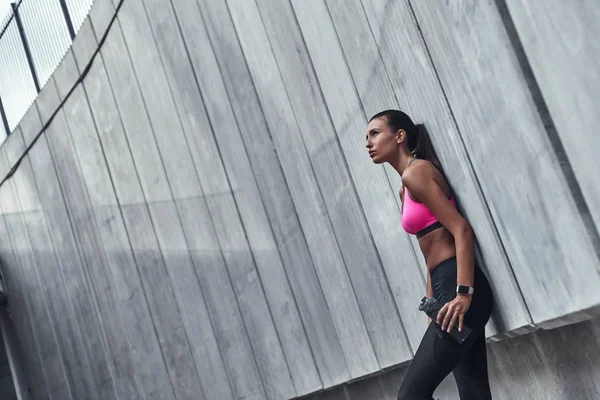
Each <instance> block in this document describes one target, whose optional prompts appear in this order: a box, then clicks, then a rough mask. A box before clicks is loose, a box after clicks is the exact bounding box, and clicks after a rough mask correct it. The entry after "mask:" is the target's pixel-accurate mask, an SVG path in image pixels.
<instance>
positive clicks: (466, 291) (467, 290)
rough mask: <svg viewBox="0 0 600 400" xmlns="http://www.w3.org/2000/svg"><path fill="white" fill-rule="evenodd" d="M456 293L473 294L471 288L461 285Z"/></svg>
mask: <svg viewBox="0 0 600 400" xmlns="http://www.w3.org/2000/svg"><path fill="white" fill-rule="evenodd" d="M456 293H460V294H469V293H471V288H470V287H469V286H464V285H459V286H458V287H457V288H456Z"/></svg>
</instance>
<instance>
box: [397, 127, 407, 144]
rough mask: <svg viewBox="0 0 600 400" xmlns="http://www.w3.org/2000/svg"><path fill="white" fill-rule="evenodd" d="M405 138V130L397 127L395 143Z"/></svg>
mask: <svg viewBox="0 0 600 400" xmlns="http://www.w3.org/2000/svg"><path fill="white" fill-rule="evenodd" d="M405 139H406V131H405V130H404V129H398V132H396V144H400V143H402V142H404V140H405Z"/></svg>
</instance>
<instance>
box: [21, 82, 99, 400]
mask: <svg viewBox="0 0 600 400" xmlns="http://www.w3.org/2000/svg"><path fill="white" fill-rule="evenodd" d="M54 90H56V89H54ZM45 93H48V94H51V91H50V90H48V91H46V92H45ZM55 96H56V94H55ZM56 97H58V96H56ZM42 103H43V99H42V98H38V102H37V104H40V105H41V104H42ZM29 115H31V121H30V124H31V125H30V126H29V127H28V129H27V130H26V129H23V137H24V139H25V142H26V143H27V142H30V141H31V136H33V135H36V134H37V133H38V132H39V129H40V125H39V124H37V121H35V120H33V118H34V117H35V116H37V115H36V114H35V113H32V114H29ZM49 131H50V130H49ZM59 132H60V130H59ZM28 154H29V157H28V158H29V160H30V162H31V170H32V181H33V182H35V183H36V185H37V189H38V193H39V195H40V203H41V205H42V209H43V210H44V214H45V216H46V222H47V227H48V236H47V238H48V239H47V240H49V241H51V242H52V243H53V245H54V249H55V250H56V257H57V258H56V264H55V263H54V260H53V259H52V258H50V259H49V260H47V261H46V264H47V265H48V267H47V268H48V269H47V272H48V273H49V274H52V275H53V276H54V278H53V279H51V280H49V282H51V283H53V281H54V279H58V280H59V282H60V283H58V285H60V286H59V289H58V292H59V293H63V296H58V297H56V298H55V299H54V303H55V304H56V306H57V309H56V310H53V315H56V316H61V317H62V318H61V319H60V320H59V321H57V329H59V327H60V334H59V337H61V340H62V339H64V340H65V341H66V343H64V347H62V351H63V354H64V358H63V359H64V362H65V369H66V372H67V376H68V377H72V381H71V392H72V395H73V397H74V398H79V397H86V396H92V398H93V396H94V395H93V394H91V395H90V393H96V394H97V393H98V390H97V389H96V388H95V385H96V384H97V383H96V382H95V377H96V375H92V366H91V365H90V364H91V362H90V360H92V359H94V357H96V356H97V355H96V354H94V351H93V348H92V343H91V342H95V341H97V333H98V331H99V329H98V326H97V320H96V314H95V311H92V306H91V304H90V301H91V296H90V293H89V291H88V288H87V284H86V281H85V278H84V277H83V276H82V267H81V264H80V261H79V255H78V253H77V250H76V248H75V244H74V239H73V236H72V231H71V228H70V226H69V217H68V215H67V211H66V208H65V205H64V202H63V198H62V193H61V189H60V186H59V183H58V180H57V176H56V174H55V171H54V166H53V164H52V159H51V156H50V151H49V149H48V145H47V142H46V137H45V136H42V137H41V138H40V139H39V140H38V141H37V142H36V146H35V147H33V148H32V150H31V151H30V152H29V153H28ZM39 234H40V235H42V237H43V235H44V232H43V231H41V232H39ZM41 270H42V269H41ZM61 281H62V282H61ZM50 287H52V286H50ZM101 354H102V353H99V354H98V356H100V355H101Z"/></svg>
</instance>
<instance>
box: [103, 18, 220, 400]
mask: <svg viewBox="0 0 600 400" xmlns="http://www.w3.org/2000/svg"><path fill="white" fill-rule="evenodd" d="M141 16H142V17H143V13H142V15H141ZM113 33H114V34H113ZM111 39H112V40H111V45H109V46H106V47H105V48H104V49H103V53H102V54H103V57H104V60H105V62H106V68H107V71H108V75H109V78H110V80H111V84H112V88H113V90H114V95H115V98H116V100H117V105H118V108H119V111H120V115H121V118H122V120H123V124H124V127H125V132H126V134H127V140H128V142H129V143H130V145H131V148H130V150H131V151H132V152H133V154H132V156H133V159H134V160H135V163H136V166H137V168H136V170H133V168H134V166H133V165H131V164H130V163H131V162H132V161H130V160H129V157H128V159H126V160H124V161H126V163H125V164H124V163H123V161H122V160H121V159H120V157H119V156H118V153H117V154H112V155H111V156H110V160H111V163H112V164H113V168H115V169H116V170H118V169H120V168H127V171H128V173H127V176H129V177H128V178H126V179H127V180H129V181H130V182H131V181H132V180H133V177H134V176H135V173H138V174H139V178H140V183H141V186H140V183H136V184H134V185H132V187H128V186H127V185H126V181H120V180H119V179H118V178H117V179H116V182H115V184H116V185H118V187H117V194H118V197H119V200H120V203H121V206H122V210H123V214H124V216H125V219H126V225H127V229H128V231H129V236H130V239H131V240H132V246H133V249H134V253H136V259H137V260H138V264H139V265H140V266H141V267H143V269H144V272H143V274H144V275H145V279H146V281H145V286H146V288H147V289H146V290H147V293H148V295H149V296H151V297H152V308H153V310H152V312H153V314H154V318H155V326H157V328H158V329H159V330H158V334H159V337H160V338H161V339H160V340H161V342H163V341H164V342H166V343H164V344H163V355H164V357H165V359H166V362H167V366H168V369H169V374H170V377H171V381H172V386H173V390H174V392H175V396H176V397H184V398H203V397H204V393H203V390H202V385H201V380H199V379H198V378H199V376H198V373H199V368H201V366H202V362H206V359H207V357H206V353H205V347H204V346H205V345H206V346H211V345H214V338H213V337H212V331H211V324H210V321H209V319H208V316H207V313H206V309H205V307H206V306H205V304H204V303H203V301H202V300H203V295H202V293H201V291H200V287H199V284H198V277H197V276H196V272H195V271H194V268H193V265H192V263H191V259H190V255H189V250H188V249H187V245H186V243H185V238H184V237H183V234H182V229H181V226H180V223H179V220H178V215H177V210H176V209H175V206H174V203H173V201H172V198H171V194H170V189H169V186H168V183H167V180H166V178H165V176H164V171H163V170H162V164H161V160H160V158H159V155H158V153H157V149H156V144H155V142H154V140H153V137H152V128H151V126H150V125H149V121H148V117H147V114H146V108H145V105H144V103H143V102H142V98H141V97H140V93H139V87H138V86H137V82H136V76H135V75H134V74H133V70H132V67H131V64H130V60H129V58H124V57H122V54H127V53H128V49H127V48H126V47H125V43H124V42H123V39H122V35H121V32H120V30H119V29H116V30H114V31H112V32H111ZM158 97H160V96H157V97H156V98H157V99H158ZM113 140H114V139H113ZM121 143H122V142H121ZM115 150H116V151H121V152H122V151H123V150H124V149H115ZM127 153H129V152H127ZM119 164H121V165H119ZM146 202H148V204H145V203H146ZM155 295H158V296H155ZM189 298H194V300H195V303H194V304H191V303H190V302H189V300H188V299H189ZM163 338H164V339H163ZM165 339H166V340H165ZM165 344H166V345H165ZM208 359H209V360H211V361H210V363H212V364H214V365H215V368H216V369H217V370H218V366H219V365H220V360H219V359H218V355H217V358H216V359H215V357H214V356H211V357H210V358H208Z"/></svg>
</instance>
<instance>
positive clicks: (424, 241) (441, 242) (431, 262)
mask: <svg viewBox="0 0 600 400" xmlns="http://www.w3.org/2000/svg"><path fill="white" fill-rule="evenodd" d="M419 247H421V251H422V252H423V256H425V261H426V263H427V269H428V270H429V271H432V270H433V269H435V267H436V266H437V265H439V264H440V263H441V262H442V261H445V260H447V259H449V258H452V257H454V256H456V246H455V244H454V236H452V234H451V233H450V232H449V231H448V230H447V229H446V228H444V227H442V228H439V229H436V230H435V231H432V232H430V233H428V234H427V235H425V236H423V237H421V238H420V239H419Z"/></svg>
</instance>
